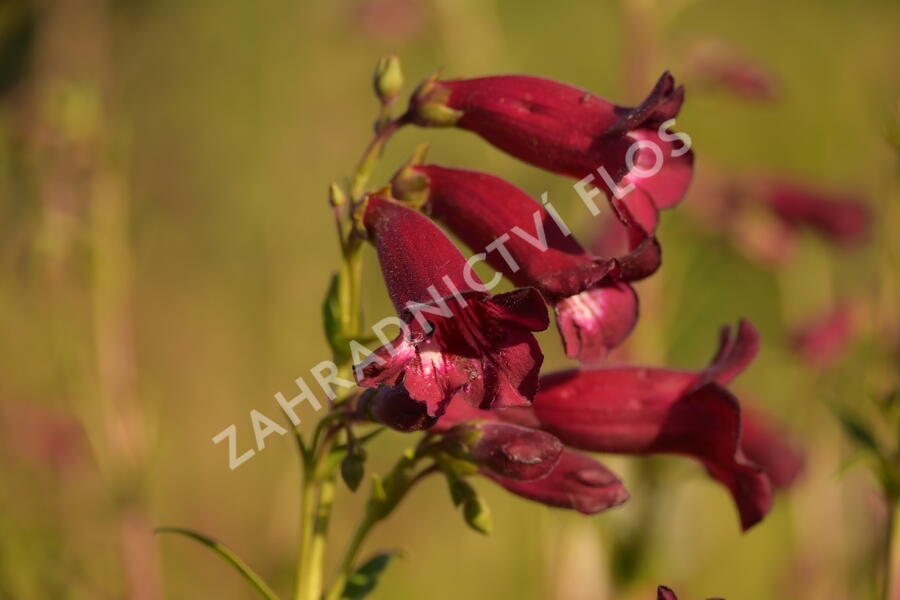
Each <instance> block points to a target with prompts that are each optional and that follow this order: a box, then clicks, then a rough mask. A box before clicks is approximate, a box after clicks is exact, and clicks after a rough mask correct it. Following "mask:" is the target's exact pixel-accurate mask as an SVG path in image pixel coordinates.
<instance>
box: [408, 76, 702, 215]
mask: <svg viewBox="0 0 900 600" xmlns="http://www.w3.org/2000/svg"><path fill="white" fill-rule="evenodd" d="M683 100H684V89H683V88H682V87H675V80H674V78H673V77H672V76H671V75H670V74H669V73H668V72H666V73H664V74H663V75H662V76H661V77H660V79H659V81H658V82H657V84H656V86H655V87H654V88H653V90H652V91H651V92H650V94H649V95H648V96H647V98H646V99H645V100H644V101H643V102H642V103H641V104H640V105H638V106H635V107H623V106H618V105H616V104H614V103H612V102H610V101H608V100H605V99H603V98H600V97H599V96H595V95H593V94H591V93H590V92H587V91H585V90H582V89H579V88H576V87H572V86H570V85H566V84H564V83H560V82H557V81H552V80H549V79H542V78H539V77H530V76H525V75H496V76H491V77H482V78H477V79H456V80H437V79H430V80H428V81H426V82H424V83H423V84H422V85H420V86H419V88H418V89H417V90H416V92H415V93H414V94H413V97H412V99H411V101H410V107H409V111H408V113H407V115H408V118H409V119H410V120H411V121H413V122H415V123H417V124H419V125H422V126H427V127H446V126H456V127H459V128H461V129H467V130H469V131H472V132H474V133H476V134H478V135H479V136H481V137H482V138H484V139H485V140H486V141H488V142H490V143H491V144H492V145H494V146H496V147H497V148H499V149H500V150H503V151H504V152H506V153H508V154H511V155H512V156H515V157H516V158H518V159H520V160H523V161H525V162H527V163H530V164H532V165H535V166H537V167H540V168H543V169H546V170H548V171H552V172H554V173H559V174H561V175H566V176H569V177H574V178H576V179H579V180H580V179H583V178H586V177H592V178H597V176H598V174H599V175H600V177H601V178H602V179H604V180H608V181H606V183H607V186H609V183H610V181H611V182H619V181H620V180H622V179H623V178H625V177H626V176H628V177H629V178H630V179H628V180H626V183H634V184H635V185H636V187H637V188H638V189H640V190H642V191H643V192H644V193H646V195H648V196H649V197H650V198H652V200H653V203H654V204H655V205H656V207H657V208H667V207H670V206H674V205H675V204H677V203H678V201H679V200H681V198H682V196H684V193H685V191H686V190H687V186H688V184H689V183H690V179H691V173H692V169H693V154H692V153H691V151H690V148H689V147H687V146H686V145H685V143H684V142H683V139H682V138H680V137H679V136H676V135H674V134H671V133H669V132H668V131H667V126H668V125H670V124H671V123H670V120H672V119H674V117H675V116H676V115H677V114H678V111H679V109H680V108H681V103H682V102H683ZM639 141H643V142H644V143H642V144H639V145H635V144H636V142H639ZM647 142H653V143H654V144H656V148H654V147H653V146H652V145H650V144H648V143H647ZM657 152H659V154H657ZM659 159H662V161H661V167H660V168H659V169H658V170H657V169H653V168H648V163H649V165H659V164H660V160H659ZM629 161H630V162H631V164H629ZM634 167H638V169H634ZM639 175H643V176H642V177H641V176H639ZM591 181H593V179H592V180H591ZM599 183H600V178H597V179H596V184H595V185H597V186H598V187H599Z"/></svg>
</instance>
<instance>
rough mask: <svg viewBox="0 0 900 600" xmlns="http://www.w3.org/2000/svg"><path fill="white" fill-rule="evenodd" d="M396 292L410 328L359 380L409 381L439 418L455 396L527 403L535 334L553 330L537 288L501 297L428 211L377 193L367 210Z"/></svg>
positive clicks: (533, 384)
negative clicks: (469, 271) (471, 269)
mask: <svg viewBox="0 0 900 600" xmlns="http://www.w3.org/2000/svg"><path fill="white" fill-rule="evenodd" d="M362 222H363V225H364V227H365V231H366V234H367V236H368V238H369V240H370V241H371V242H372V243H373V244H374V246H375V248H376V250H377V252H378V260H379V262H380V264H381V271H382V274H383V275H384V279H385V282H386V284H387V289H388V293H389V294H390V297H391V300H392V301H393V303H394V306H395V307H396V309H397V312H398V314H399V315H400V318H401V320H402V321H403V322H404V323H405V324H406V327H405V328H404V330H403V331H401V333H400V335H399V336H398V337H397V339H395V340H394V341H393V342H392V343H390V344H386V345H385V346H382V347H381V348H379V349H378V350H376V351H375V352H374V353H373V354H371V355H370V356H368V357H367V358H366V359H365V360H364V361H363V363H362V364H360V365H357V367H356V372H357V378H358V380H359V384H360V385H362V386H367V387H375V386H378V385H381V384H387V385H390V386H396V385H398V384H400V383H402V384H403V385H404V387H405V389H406V390H407V391H408V393H409V395H410V396H411V397H412V399H414V400H416V401H417V402H420V403H422V404H424V405H425V407H426V412H427V414H428V416H430V417H435V416H439V415H440V414H441V413H442V412H443V410H444V408H445V407H446V405H447V403H449V402H450V400H451V399H453V398H455V397H459V398H462V399H464V400H466V401H467V402H469V403H471V404H473V405H477V406H481V407H484V408H488V407H491V408H496V407H502V406H523V405H527V404H529V403H530V402H531V399H532V397H533V396H534V394H535V392H536V391H537V380H538V371H539V370H540V366H541V363H542V361H543V355H542V354H541V350H540V347H539V346H538V343H537V340H535V339H534V336H533V335H532V334H531V332H532V331H541V330H544V329H546V328H547V326H548V324H549V323H548V318H547V310H546V308H545V307H544V303H543V300H542V299H541V296H540V294H539V293H538V292H537V290H534V289H520V290H516V291H513V292H509V293H507V294H500V295H497V296H491V295H490V294H488V293H487V292H485V291H484V289H485V288H484V285H483V284H482V283H481V282H480V281H478V280H477V278H475V277H474V275H472V276H470V277H465V276H464V271H465V269H466V259H465V257H464V256H463V255H462V254H461V253H460V252H459V250H457V248H456V246H454V245H453V243H452V242H451V241H450V240H449V239H448V238H447V237H446V236H445V235H444V234H443V232H441V230H440V229H439V228H438V227H437V226H436V225H434V224H433V223H432V222H431V221H429V220H428V218H427V217H425V216H424V215H422V214H421V213H419V212H417V211H415V210H413V209H410V208H407V207H405V206H402V205H400V204H398V203H396V202H394V201H392V200H389V199H387V198H384V197H381V196H370V197H368V198H367V204H366V206H365V208H364V212H363V215H362Z"/></svg>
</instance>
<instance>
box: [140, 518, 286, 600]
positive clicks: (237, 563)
mask: <svg viewBox="0 0 900 600" xmlns="http://www.w3.org/2000/svg"><path fill="white" fill-rule="evenodd" d="M156 533H179V534H181V535H185V536H187V537H189V538H192V539H194V540H196V541H198V542H200V543H201V544H203V545H204V546H206V547H208V548H210V549H211V550H212V551H213V552H215V553H216V554H218V555H219V556H221V557H222V558H223V559H225V560H226V561H227V562H229V563H230V564H231V566H233V567H234V568H235V569H237V571H238V572H239V573H240V574H241V576H242V577H243V578H244V579H246V580H247V583H249V584H250V585H251V586H253V589H255V590H256V592H257V593H258V594H259V596H260V597H261V598H264V599H265V600H278V596H277V595H276V594H275V592H273V591H272V588H270V587H269V586H268V585H266V582H265V581H263V580H262V578H261V577H260V576H259V575H257V574H256V573H255V572H254V571H253V569H251V568H250V567H249V566H247V563H245V562H244V561H242V560H241V559H240V558H238V557H237V555H236V554H235V553H234V552H232V551H231V550H229V549H228V548H226V547H225V546H223V545H222V544H220V543H219V542H217V541H216V540H214V539H212V538H209V537H206V536H205V535H202V534H200V533H197V532H196V531H191V530H190V529H184V528H182V527H157V528H156Z"/></svg>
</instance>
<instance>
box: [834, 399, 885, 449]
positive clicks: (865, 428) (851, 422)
mask: <svg viewBox="0 0 900 600" xmlns="http://www.w3.org/2000/svg"><path fill="white" fill-rule="evenodd" d="M834 412H835V415H837V418H838V421H840V423H841V427H843V428H844V433H846V434H847V436H848V437H849V438H850V439H852V440H853V441H854V442H855V443H856V444H857V445H858V446H859V447H860V448H862V449H863V450H868V451H870V452H872V453H874V454H875V455H876V456H881V455H882V452H881V446H880V444H879V443H878V440H877V438H876V437H875V434H874V433H873V432H872V428H871V427H870V426H869V424H868V423H866V422H865V421H863V420H862V419H861V418H860V417H859V416H858V415H855V414H853V413H851V412H850V411H848V410H845V409H843V408H839V407H834Z"/></svg>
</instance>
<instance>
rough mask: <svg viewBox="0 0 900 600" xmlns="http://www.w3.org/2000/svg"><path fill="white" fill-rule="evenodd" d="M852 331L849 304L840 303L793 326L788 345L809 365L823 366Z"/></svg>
mask: <svg viewBox="0 0 900 600" xmlns="http://www.w3.org/2000/svg"><path fill="white" fill-rule="evenodd" d="M855 334H856V327H855V326H854V319H853V310H852V307H851V306H850V305H849V304H840V305H838V306H836V307H834V308H832V309H830V310H827V311H825V312H824V313H822V314H819V315H816V316H814V317H813V318H812V319H811V320H809V321H807V322H805V323H802V324H801V325H800V326H799V327H796V328H795V329H794V331H793V334H792V335H791V347H792V349H793V350H794V352H796V353H797V354H798V355H799V356H800V357H801V358H802V359H803V360H805V361H806V362H807V363H808V364H809V365H810V366H812V367H815V368H819V369H824V368H827V367H829V366H831V365H833V364H834V363H835V362H836V361H837V360H838V359H839V358H840V357H841V355H842V354H843V353H844V352H845V351H846V350H847V348H848V347H849V346H850V343H851V342H852V341H853V337H854V335H855Z"/></svg>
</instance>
